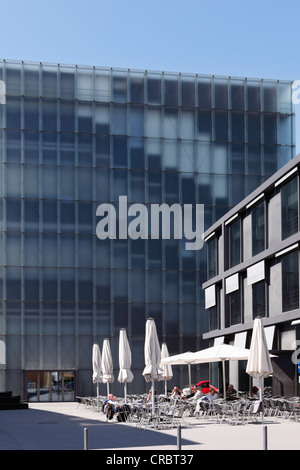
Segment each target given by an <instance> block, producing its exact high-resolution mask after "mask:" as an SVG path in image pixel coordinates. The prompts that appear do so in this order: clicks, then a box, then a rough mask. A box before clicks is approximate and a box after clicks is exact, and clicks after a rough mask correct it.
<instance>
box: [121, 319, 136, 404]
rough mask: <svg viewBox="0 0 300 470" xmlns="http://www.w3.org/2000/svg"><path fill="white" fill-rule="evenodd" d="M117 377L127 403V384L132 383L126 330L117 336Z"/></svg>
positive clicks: (122, 330)
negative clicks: (118, 368) (122, 386)
mask: <svg viewBox="0 0 300 470" xmlns="http://www.w3.org/2000/svg"><path fill="white" fill-rule="evenodd" d="M119 367H120V371H119V376H118V381H119V382H121V383H123V384H124V399H125V403H127V383H128V382H132V380H133V373H132V372H131V370H130V368H131V350H130V346H129V342H128V339H127V335H126V330H125V329H124V328H122V329H121V330H120V336H119Z"/></svg>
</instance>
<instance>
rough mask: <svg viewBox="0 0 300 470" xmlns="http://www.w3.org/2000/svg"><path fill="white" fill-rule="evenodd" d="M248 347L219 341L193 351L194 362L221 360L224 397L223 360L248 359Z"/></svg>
mask: <svg viewBox="0 0 300 470" xmlns="http://www.w3.org/2000/svg"><path fill="white" fill-rule="evenodd" d="M249 355H250V349H245V348H240V347H238V346H231V345H230V344H225V343H221V344H218V345H216V346H212V347H211V348H206V349H202V350H201V351H197V352H196V353H194V364H200V363H201V362H203V363H205V362H220V361H221V362H222V375H223V392H224V398H225V397H226V377H225V361H244V360H248V358H249Z"/></svg>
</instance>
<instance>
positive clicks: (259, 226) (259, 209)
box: [252, 201, 265, 256]
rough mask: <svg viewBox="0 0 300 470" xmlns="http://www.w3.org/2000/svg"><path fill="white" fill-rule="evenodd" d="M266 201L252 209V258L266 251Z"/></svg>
mask: <svg viewBox="0 0 300 470" xmlns="http://www.w3.org/2000/svg"><path fill="white" fill-rule="evenodd" d="M264 204H265V203H264V201H262V202H260V203H259V204H257V206H255V207H254V208H253V209H252V256H255V255H257V254H258V253H260V252H262V251H263V250H264V249H265V205H264Z"/></svg>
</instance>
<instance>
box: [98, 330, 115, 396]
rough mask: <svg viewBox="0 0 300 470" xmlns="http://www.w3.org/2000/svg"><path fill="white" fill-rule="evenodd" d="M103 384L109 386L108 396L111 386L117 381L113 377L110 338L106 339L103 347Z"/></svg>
mask: <svg viewBox="0 0 300 470" xmlns="http://www.w3.org/2000/svg"><path fill="white" fill-rule="evenodd" d="M101 369H102V382H103V383H106V384H107V395H108V394H109V384H111V383H113V381H114V380H115V378H114V375H113V370H114V366H113V360H112V354H111V349H110V344H109V340H108V338H105V339H104V341H103V346H102V363H101Z"/></svg>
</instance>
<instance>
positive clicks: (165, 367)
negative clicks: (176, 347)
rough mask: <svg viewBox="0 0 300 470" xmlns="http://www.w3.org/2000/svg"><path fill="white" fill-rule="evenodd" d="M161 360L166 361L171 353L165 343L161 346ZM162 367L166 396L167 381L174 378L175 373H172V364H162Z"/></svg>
mask: <svg viewBox="0 0 300 470" xmlns="http://www.w3.org/2000/svg"><path fill="white" fill-rule="evenodd" d="M160 356H161V359H166V358H167V357H169V351H168V347H167V345H166V343H163V344H162V345H161V352H160ZM160 367H161V368H162V376H161V378H162V380H164V381H165V395H167V394H168V391H167V381H168V380H171V378H172V377H173V371H172V366H171V365H170V364H162V363H160Z"/></svg>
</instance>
